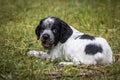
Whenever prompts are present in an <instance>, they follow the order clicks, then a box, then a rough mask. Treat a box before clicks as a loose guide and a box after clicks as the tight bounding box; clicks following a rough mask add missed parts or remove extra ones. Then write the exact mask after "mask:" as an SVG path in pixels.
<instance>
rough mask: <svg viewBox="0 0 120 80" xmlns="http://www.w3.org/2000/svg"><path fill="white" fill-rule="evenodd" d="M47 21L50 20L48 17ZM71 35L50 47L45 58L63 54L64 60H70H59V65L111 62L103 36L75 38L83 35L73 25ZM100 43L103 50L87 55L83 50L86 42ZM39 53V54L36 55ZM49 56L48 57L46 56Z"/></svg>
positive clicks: (108, 49) (108, 47) (109, 49)
mask: <svg viewBox="0 0 120 80" xmlns="http://www.w3.org/2000/svg"><path fill="white" fill-rule="evenodd" d="M48 21H51V20H49V19H48ZM71 28H72V30H73V34H72V36H71V37H70V38H69V39H68V40H67V41H66V42H65V43H60V42H59V43H58V44H57V46H55V47H54V48H52V49H51V50H50V52H49V55H48V54H47V53H44V54H46V55H47V56H46V57H47V58H51V59H52V60H54V59H55V58H61V57H63V56H64V58H65V59H66V60H71V62H60V63H59V65H78V64H87V65H91V64H110V63H112V62H113V58H112V50H111V48H110V46H109V45H108V43H107V41H106V40H105V39H104V38H101V37H97V38H95V40H89V39H75V38H76V37H77V36H78V35H83V33H81V32H79V31H77V30H76V29H74V28H73V27H71ZM91 43H93V44H96V45H99V44H100V45H101V47H102V49H103V51H102V53H100V52H98V53H96V54H95V55H87V54H86V53H85V51H84V49H85V47H86V45H87V44H91ZM28 54H33V55H35V56H37V57H39V55H41V54H43V53H41V52H39V53H37V52H36V53H35V52H34V51H33V52H32V51H31V52H28ZM38 54H39V55H38ZM48 56H49V57H48Z"/></svg>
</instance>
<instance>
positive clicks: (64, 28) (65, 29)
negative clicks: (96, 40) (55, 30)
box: [60, 21, 73, 43]
mask: <svg viewBox="0 0 120 80" xmlns="http://www.w3.org/2000/svg"><path fill="white" fill-rule="evenodd" d="M72 33H73V31H72V29H71V28H70V27H69V26H68V24H66V23H65V22H63V21H61V34H60V42H61V43H64V42H65V41H66V40H67V39H68V38H69V37H70V36H71V35H72Z"/></svg>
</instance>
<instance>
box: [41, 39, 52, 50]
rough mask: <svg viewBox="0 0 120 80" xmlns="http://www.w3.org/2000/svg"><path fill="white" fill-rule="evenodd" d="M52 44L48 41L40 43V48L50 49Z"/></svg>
mask: <svg viewBox="0 0 120 80" xmlns="http://www.w3.org/2000/svg"><path fill="white" fill-rule="evenodd" d="M52 45H53V43H52V42H50V41H42V46H43V47H44V48H45V49H51V47H52Z"/></svg>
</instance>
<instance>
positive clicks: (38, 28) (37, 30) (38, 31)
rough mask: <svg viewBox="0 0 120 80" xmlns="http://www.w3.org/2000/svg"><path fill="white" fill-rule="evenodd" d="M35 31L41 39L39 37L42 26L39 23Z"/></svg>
mask: <svg viewBox="0 0 120 80" xmlns="http://www.w3.org/2000/svg"><path fill="white" fill-rule="evenodd" d="M35 33H36V35H37V40H39V38H40V26H39V25H38V26H37V27H36V29H35Z"/></svg>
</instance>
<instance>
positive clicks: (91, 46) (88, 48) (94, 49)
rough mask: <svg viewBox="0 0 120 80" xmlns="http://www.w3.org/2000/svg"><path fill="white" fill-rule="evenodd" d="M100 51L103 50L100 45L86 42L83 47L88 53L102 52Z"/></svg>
mask: <svg viewBox="0 0 120 80" xmlns="http://www.w3.org/2000/svg"><path fill="white" fill-rule="evenodd" d="M102 51H103V49H102V47H101V46H100V45H96V44H88V45H87V46H86V48H85V52H86V54H89V55H94V54H96V53H97V52H100V53H102Z"/></svg>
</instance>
